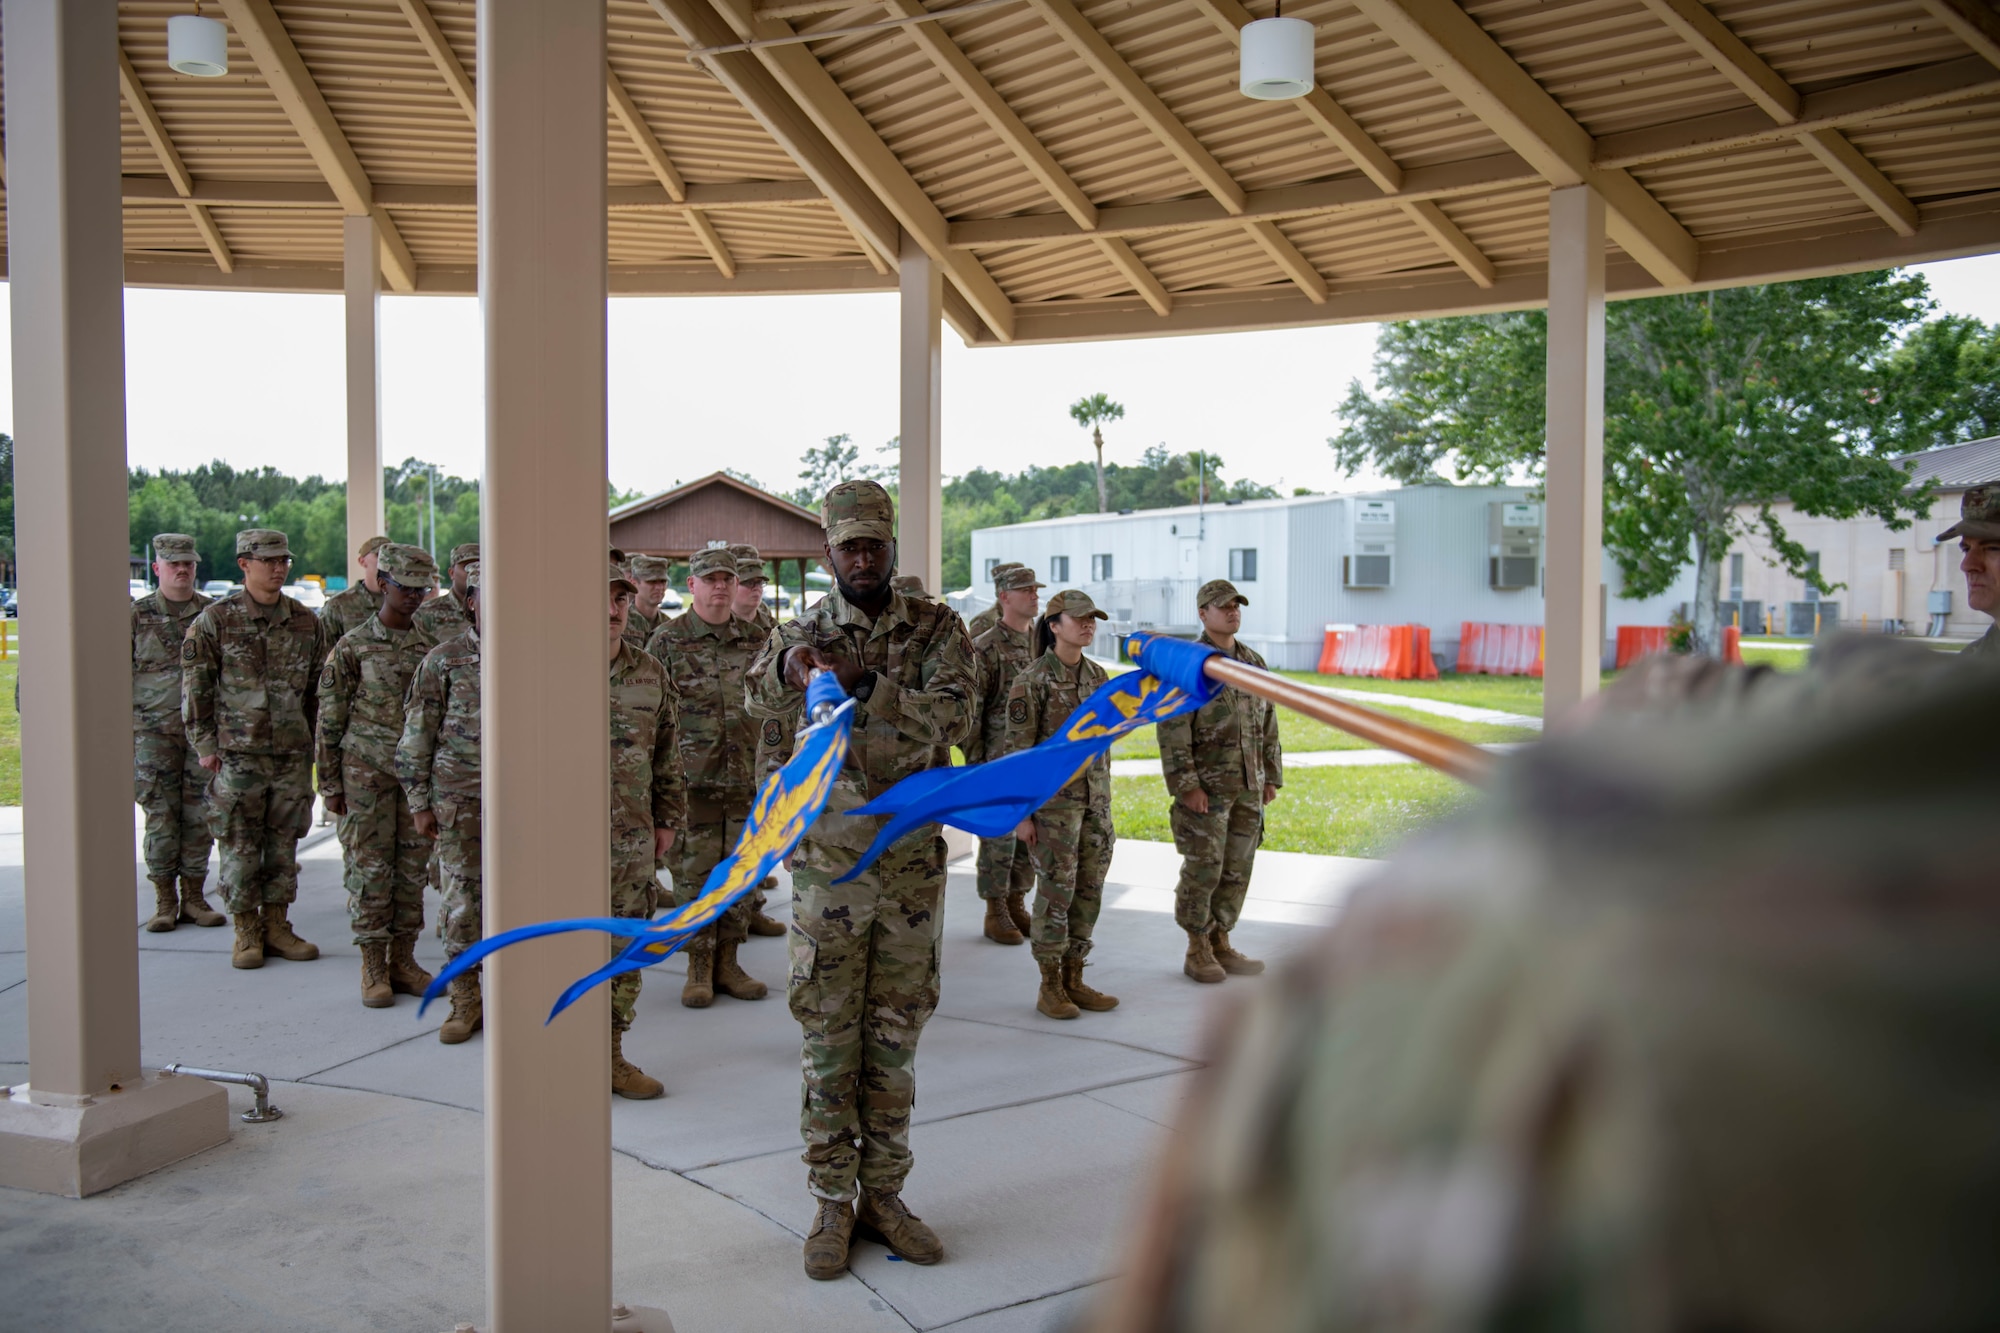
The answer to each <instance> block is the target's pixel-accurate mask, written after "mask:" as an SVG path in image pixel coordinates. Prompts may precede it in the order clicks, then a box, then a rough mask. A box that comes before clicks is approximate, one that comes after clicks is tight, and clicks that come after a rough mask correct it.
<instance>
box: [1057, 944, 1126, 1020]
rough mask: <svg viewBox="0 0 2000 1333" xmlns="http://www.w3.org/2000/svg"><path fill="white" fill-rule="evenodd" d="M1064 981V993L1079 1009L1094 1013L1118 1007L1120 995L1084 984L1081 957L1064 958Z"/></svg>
mask: <svg viewBox="0 0 2000 1333" xmlns="http://www.w3.org/2000/svg"><path fill="white" fill-rule="evenodd" d="M1062 981H1063V994H1065V995H1067V996H1069V998H1070V1002H1071V1003H1073V1004H1075V1005H1076V1006H1077V1007H1078V1008H1079V1009H1088V1010H1090V1011H1091V1012H1093V1013H1099V1014H1101V1013H1103V1012H1104V1011H1105V1010H1107V1009H1116V1008H1117V1007H1118V997H1117V996H1116V995H1106V994H1105V993H1104V992H1103V991H1101V990H1094V989H1092V988H1091V987H1089V986H1086V985H1084V984H1083V960H1082V959H1081V958H1065V959H1063V967H1062Z"/></svg>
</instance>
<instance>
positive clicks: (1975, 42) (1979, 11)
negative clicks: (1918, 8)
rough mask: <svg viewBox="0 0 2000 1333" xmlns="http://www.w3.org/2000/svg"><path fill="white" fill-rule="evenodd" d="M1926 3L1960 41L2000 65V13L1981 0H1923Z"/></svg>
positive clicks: (1987, 59)
mask: <svg viewBox="0 0 2000 1333" xmlns="http://www.w3.org/2000/svg"><path fill="white" fill-rule="evenodd" d="M1923 4H1924V8H1925V9H1927V10H1929V11H1930V12H1931V14H1932V16H1934V17H1935V18H1936V19H1937V20H1938V22H1940V23H1942V24H1944V26H1945V27H1947V28H1949V29H1951V31H1952V32H1953V34H1955V35H1956V36H1957V38H1958V40H1960V41H1961V42H1964V43H1965V44H1966V45H1967V46H1969V47H1971V48H1972V49H1973V50H1975V51H1977V52H1978V53H1979V54H1980V55H1981V56H1982V57H1983V58H1984V59H1985V60H1986V61H1987V62H1988V63H1990V64H1992V65H1995V66H2000V14H1995V13H1994V12H1993V11H1992V10H1991V9H1989V8H1987V7H1986V6H1985V5H1984V4H1982V3H1980V0H1923Z"/></svg>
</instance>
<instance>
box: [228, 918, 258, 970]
mask: <svg viewBox="0 0 2000 1333" xmlns="http://www.w3.org/2000/svg"><path fill="white" fill-rule="evenodd" d="M229 919H230V920H231V921H233V922H235V923H236V948H235V949H234V950H233V951H231V953H230V955H229V965H230V966H231V967H244V968H249V967H262V966H264V918H263V916H262V915H261V914H260V913H257V912H236V913H234V914H232V915H231V916H230V918H229Z"/></svg>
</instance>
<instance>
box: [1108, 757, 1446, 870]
mask: <svg viewBox="0 0 2000 1333" xmlns="http://www.w3.org/2000/svg"><path fill="white" fill-rule="evenodd" d="M1476 795H1477V793H1476V792H1475V791H1474V790H1473V789H1472V788H1471V787H1468V786H1466V785H1465V784H1464V783H1462V782H1460V781H1458V780H1457V779H1455V778H1449V777H1446V776H1445V775H1444V774H1442V773H1439V772H1436V771H1434V770H1432V769H1428V768H1424V767H1422V766H1421V765H1418V764H1409V765H1399V766H1396V767H1391V768H1304V769H1298V770H1296V771H1294V772H1291V773H1288V774H1286V775H1285V789H1284V791H1282V792H1280V793H1279V795H1278V799H1277V801H1276V802H1275V803H1274V804H1272V805H1271V806H1270V807H1269V808H1268V809H1266V811H1265V812H1264V846H1265V848H1267V849H1268V850H1270V851H1274V852H1314V853H1317V854H1319V855H1321V856H1384V855H1387V854H1388V853H1389V852H1390V851H1391V850H1392V849H1393V848H1394V847H1395V846H1396V844H1397V843H1399V842H1401V841H1402V840H1403V839H1404V838H1405V837H1407V836H1408V835H1409V834H1411V833H1413V832H1415V831H1416V830H1418V829H1420V828H1422V827H1424V826H1425V825H1427V824H1430V823H1432V822H1434V821H1436V820H1438V819H1441V818H1443V817H1444V816H1445V815H1448V814H1450V813H1451V812H1452V811H1454V810H1457V809H1459V808H1460V807H1462V806H1464V805H1467V804H1469V803H1470V802H1471V801H1472V800H1473V799H1474V797H1475V796H1476ZM1171 800H1172V798H1171V797H1169V796H1168V795H1167V789H1166V786H1165V784H1163V783H1162V782H1161V781H1160V780H1159V779H1158V778H1151V777H1147V778H1113V779H1112V780H1111V817H1112V822H1113V824H1114V826H1115V827H1116V828H1117V830H1118V836H1119V837H1121V838H1138V839H1140V840H1141V841H1146V842H1172V841H1173V840H1174V835H1173V830H1172V829H1171V828H1170V827H1169V826H1168V824H1167V807H1168V805H1169V804H1171Z"/></svg>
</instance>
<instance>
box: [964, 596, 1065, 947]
mask: <svg viewBox="0 0 2000 1333" xmlns="http://www.w3.org/2000/svg"><path fill="white" fill-rule="evenodd" d="M1044 586H1045V585H1043V584H1041V583H1037V582H1036V581H1035V571H1034V570H1032V569H1029V568H1028V567H1027V566H1025V565H1007V566H1004V567H1003V569H996V570H995V571H994V574H993V589H994V592H995V593H996V594H997V595H998V596H999V598H1000V600H999V601H998V602H995V603H994V609H996V610H998V611H999V612H1000V616H999V619H997V620H995V621H994V622H993V626H992V628H990V629H988V630H987V631H986V632H985V633H983V634H980V635H979V636H977V637H976V638H974V639H973V641H972V657H973V660H974V662H975V663H977V665H978V668H979V676H978V684H977V686H976V687H975V688H974V693H973V710H974V714H975V715H976V716H977V717H978V718H979V724H978V725H977V726H975V727H974V728H973V729H972V734H971V735H970V736H967V737H966V738H965V744H964V745H963V746H961V747H960V748H961V749H963V750H964V751H965V762H966V763H968V764H980V763H984V762H985V761H987V760H988V759H997V758H999V757H1000V756H1001V755H1003V754H1005V753H1006V752H1007V696H1008V694H1009V693H1010V692H1012V690H1013V688H1014V680H1015V678H1016V677H1018V676H1019V675H1020V674H1021V672H1022V671H1023V670H1025V669H1026V668H1027V665H1028V663H1030V662H1032V661H1034V660H1035V640H1034V628H1035V611H1036V608H1037V605H1038V603H1039V602H1040V600H1041V599H1040V598H1038V597H1037V596H1036V595H1035V594H1036V593H1038V592H1039V591H1041V589H1042V588H1043V587H1044ZM1034 887H1035V853H1034V849H1033V848H1031V847H1029V846H1028V844H1027V843H1025V842H1022V841H1021V840H1020V839H1019V838H1016V837H1014V836H1013V835H1012V834H1009V835H1008V836H1006V837H1004V838H981V839H980V840H979V896H980V897H981V898H982V899H984V900H985V903H986V938H987V939H989V940H992V941H993V942H994V943H995V944H1019V943H1020V942H1021V940H1022V939H1023V938H1024V937H1025V935H1026V934H1027V932H1028V931H1029V930H1030V929H1031V928H1032V918H1030V917H1029V915H1028V903H1027V898H1028V890H1029V889H1032V888H1034Z"/></svg>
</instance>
